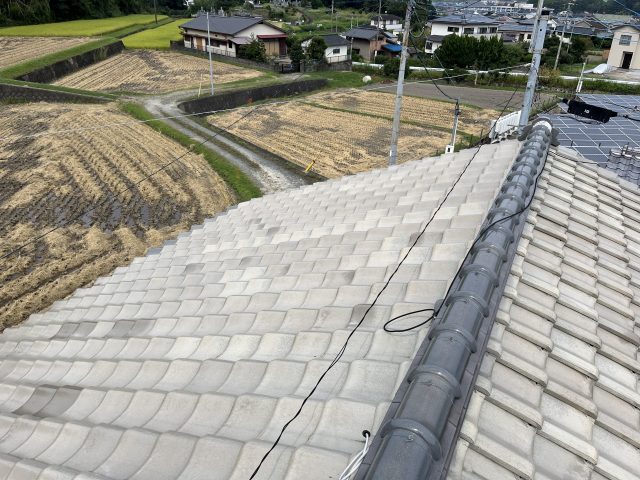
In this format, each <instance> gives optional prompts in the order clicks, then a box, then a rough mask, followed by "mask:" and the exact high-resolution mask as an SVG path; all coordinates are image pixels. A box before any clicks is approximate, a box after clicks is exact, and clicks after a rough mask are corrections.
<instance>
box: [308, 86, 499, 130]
mask: <svg viewBox="0 0 640 480" xmlns="http://www.w3.org/2000/svg"><path fill="white" fill-rule="evenodd" d="M307 100H308V101H309V102H311V103H314V104H317V105H322V106H325V107H329V108H337V109H341V110H349V111H353V112H360V113H366V114H369V115H376V116H380V117H385V118H392V117H393V110H394V107H395V95H392V94H389V93H382V92H370V91H366V90H357V89H351V90H341V91H336V92H327V93H319V94H315V95H311V96H309V97H307ZM453 109H454V104H453V103H449V102H440V101H437V100H429V99H427V98H418V97H408V96H405V97H404V98H403V99H402V116H401V119H402V121H403V122H410V123H415V124H420V125H434V126H438V127H443V128H451V126H452V124H453ZM499 113H500V112H499V111H497V110H492V109H479V108H473V107H468V106H464V105H463V106H461V107H460V122H459V127H458V128H459V129H460V130H461V131H463V132H466V133H470V134H473V135H480V133H481V132H483V131H484V133H485V134H486V133H487V131H488V130H489V128H490V126H491V120H494V119H496V118H497V117H498V115H499Z"/></svg>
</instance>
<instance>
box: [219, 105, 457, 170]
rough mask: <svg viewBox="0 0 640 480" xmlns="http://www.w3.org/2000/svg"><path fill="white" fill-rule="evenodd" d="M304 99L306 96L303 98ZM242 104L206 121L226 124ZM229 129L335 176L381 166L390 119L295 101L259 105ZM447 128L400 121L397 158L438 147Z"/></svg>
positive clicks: (239, 113) (446, 138)
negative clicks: (439, 128) (438, 128)
mask: <svg viewBox="0 0 640 480" xmlns="http://www.w3.org/2000/svg"><path fill="white" fill-rule="evenodd" d="M309 98H310V97H309ZM245 114H246V110H245V109H240V110H235V111H232V112H227V113H221V114H217V115H211V116H209V117H207V121H208V122H209V123H210V124H212V125H214V126H216V127H222V128H226V127H227V126H228V125H231V124H232V123H233V122H234V121H235V120H237V119H238V118H240V117H241V116H242V115H245ZM229 132H230V133H232V134H234V135H236V136H237V137H240V138H242V139H243V140H246V141H248V142H251V143H253V144H254V145H257V146H259V147H261V148H263V149H265V150H268V151H269V152H272V153H274V154H276V155H278V156H280V157H282V158H284V159H286V160H288V161H290V162H293V163H295V164H298V165H301V166H304V167H306V166H308V165H309V164H310V163H311V162H312V161H315V163H314V164H313V166H312V167H311V168H312V170H313V171H314V172H316V173H319V174H320V175H322V176H325V177H329V178H332V177H339V176H342V175H345V174H353V173H357V172H362V171H365V170H370V169H372V168H378V167H383V166H385V165H387V161H388V154H389V141H390V136H391V120H387V119H382V118H375V117H371V116H366V115H359V114H356V113H350V112H342V111H337V110H330V109H327V108H321V107H317V106H313V105H308V104H304V103H301V102H295V101H294V102H290V103H286V104H282V103H281V104H276V105H265V106H261V107H259V108H256V109H255V110H254V112H253V113H252V114H251V115H250V116H248V117H247V119H246V120H243V121H241V122H238V123H237V124H236V125H233V126H232V127H230V128H229ZM449 139H450V134H449V133H448V132H445V131H442V130H437V129H433V128H428V127H424V126H423V127H421V126H416V125H411V124H407V123H403V124H402V126H401V131H400V140H399V142H398V159H399V161H400V162H404V161H408V160H416V159H418V158H421V157H424V156H428V155H432V154H434V153H435V152H436V150H439V151H440V152H442V151H443V149H444V146H445V145H446V144H447V143H448V141H449Z"/></svg>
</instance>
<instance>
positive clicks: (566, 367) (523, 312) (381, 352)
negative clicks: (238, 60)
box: [0, 119, 640, 480]
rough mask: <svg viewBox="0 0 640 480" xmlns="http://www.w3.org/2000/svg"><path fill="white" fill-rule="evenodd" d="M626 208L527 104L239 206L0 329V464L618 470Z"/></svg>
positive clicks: (631, 463) (609, 182)
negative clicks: (376, 162)
mask: <svg viewBox="0 0 640 480" xmlns="http://www.w3.org/2000/svg"><path fill="white" fill-rule="evenodd" d="M639 205H640V191H639V190H638V186H637V185H634V184H631V183H629V182H627V181H626V180H624V179H621V178H620V177H618V176H617V175H616V174H615V172H612V171H608V170H605V169H601V168H599V167H598V166H597V165H593V162H585V159H584V157H581V156H580V155H579V154H577V153H576V152H575V151H573V150H571V149H569V148H566V147H561V146H558V142H557V141H556V132H555V131H554V129H553V125H552V123H550V122H549V121H548V120H545V119H540V120H539V121H537V122H536V123H535V124H534V125H533V126H532V127H531V128H530V129H529V131H528V132H527V133H526V134H525V135H523V137H522V139H521V140H516V139H512V140H506V141H503V142H500V143H496V144H490V145H483V146H482V147H478V148H473V149H467V150H462V151H460V152H457V153H451V154H446V155H442V156H439V157H432V158H425V159H422V160H417V161H412V162H407V163H403V164H401V165H398V166H393V167H390V168H386V169H378V170H373V171H370V172H365V173H361V174H358V175H353V176H347V177H343V178H340V179H335V180H329V181H326V182H321V183H316V184H313V185H309V186H305V187H303V188H300V189H294V190H288V191H282V192H278V193H275V194H271V195H266V196H264V197H262V198H259V199H253V200H251V201H248V202H245V203H241V204H239V205H237V206H236V207H234V208H232V209H230V210H228V211H226V212H224V213H221V214H219V215H217V216H216V217H213V218H210V219H207V220H206V221H205V222H204V223H203V224H202V225H198V226H195V227H193V228H192V230H191V231H189V232H186V233H184V234H181V235H179V237H178V238H177V239H176V240H174V241H171V242H168V243H166V244H165V245H164V246H163V247H161V248H158V249H154V250H151V251H149V252H147V254H146V255H145V256H143V257H139V258H136V259H135V260H134V261H133V262H132V263H131V264H130V265H128V266H125V267H121V268H118V269H117V270H115V271H114V272H113V273H112V274H111V275H108V276H105V277H102V278H99V279H98V280H96V281H95V282H94V283H93V284H92V285H88V286H86V287H85V288H81V289H79V290H77V291H76V292H75V293H74V294H72V295H71V296H69V297H68V298H66V299H64V300H60V301H58V302H56V303H54V304H53V305H52V306H51V308H49V309H48V310H46V311H44V312H41V313H38V314H34V315H32V316H31V317H30V318H29V319H28V320H27V321H26V322H24V323H23V324H21V325H19V326H16V327H12V328H7V329H6V330H5V331H4V332H3V333H2V335H0V372H1V376H0V378H1V380H0V478H6V479H11V480H18V479H25V478H33V479H36V478H37V479H53V478H55V479H58V480H67V479H69V480H71V479H83V480H106V479H108V480H115V479H118V480H124V479H137V480H147V479H148V480H165V479H166V480H174V479H182V480H199V479H207V480H211V479H213V480H216V479H248V478H255V479H290V480H294V479H309V480H316V479H317V480H320V479H327V478H339V477H340V475H341V473H342V472H343V471H344V470H345V469H346V468H347V467H348V465H349V463H350V462H351V461H352V460H354V459H355V460H356V461H355V463H354V464H353V465H354V467H353V468H352V469H351V470H352V471H353V474H352V475H349V476H346V475H345V476H343V477H342V478H358V479H384V480H391V479H402V480H412V479H418V478H419V479H435V478H449V479H465V480H468V479H491V480H501V479H558V480H560V479H562V480H567V479H580V480H583V479H590V480H604V479H620V480H623V479H624V480H627V479H637V478H638V477H639V476H640V436H639V434H638V431H639V430H640V381H639V375H640V358H639V355H638V347H639V346H640V336H639V333H640V323H639V322H638V318H639V313H640V206H639ZM434 311H435V317H434V318H433V319H432V318H431V316H432V313H433V312H434ZM394 319H396V320H394ZM389 321H393V322H392V323H391V324H389ZM403 330H404V331H403ZM363 432H364V433H363ZM360 463H361V464H360ZM358 467H359V468H358Z"/></svg>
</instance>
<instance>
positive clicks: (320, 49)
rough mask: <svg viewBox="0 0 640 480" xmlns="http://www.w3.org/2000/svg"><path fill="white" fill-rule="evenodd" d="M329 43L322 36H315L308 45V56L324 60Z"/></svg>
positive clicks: (311, 58)
mask: <svg viewBox="0 0 640 480" xmlns="http://www.w3.org/2000/svg"><path fill="white" fill-rule="evenodd" d="M326 49H327V44H326V43H325V41H324V38H322V37H313V38H312V39H311V42H310V43H309V46H308V47H307V56H308V57H309V59H310V60H324V52H325V50H326Z"/></svg>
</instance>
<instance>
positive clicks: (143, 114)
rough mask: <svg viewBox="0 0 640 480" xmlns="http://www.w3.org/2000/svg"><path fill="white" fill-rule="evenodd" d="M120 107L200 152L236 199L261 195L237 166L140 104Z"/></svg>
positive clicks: (186, 146) (128, 104)
mask: <svg viewBox="0 0 640 480" xmlns="http://www.w3.org/2000/svg"><path fill="white" fill-rule="evenodd" d="M120 108H121V109H122V110H123V111H124V112H126V113H128V114H129V115H131V116H132V117H135V118H137V119H138V120H143V121H145V122H146V123H147V125H149V126H150V127H151V128H153V129H154V130H156V131H158V132H160V133H161V134H163V135H165V136H166V137H168V138H171V139H172V140H175V141H176V142H178V143H180V144H181V145H182V146H183V147H185V148H188V149H190V150H192V151H193V152H195V153H199V154H201V155H202V156H203V157H204V158H205V159H206V160H207V162H208V163H209V165H210V166H211V168H213V170H214V171H215V172H216V173H217V174H218V175H220V176H221V177H222V179H223V180H224V181H225V182H227V184H228V185H229V187H231V189H232V190H233V191H234V192H235V194H236V197H237V198H238V201H240V202H244V201H246V200H250V199H252V198H256V197H259V196H261V195H262V192H261V191H260V189H259V188H258V187H257V186H256V185H255V184H254V183H253V182H252V181H251V179H250V178H249V177H248V176H246V175H245V174H244V172H242V170H240V169H239V168H238V167H236V166H235V165H233V164H231V163H229V162H228V161H227V160H225V159H224V158H222V157H220V156H219V155H217V154H215V153H214V152H212V151H211V150H209V149H208V148H207V147H205V146H204V145H203V144H200V143H195V142H194V140H192V139H191V138H189V136H187V135H185V134H184V133H182V132H179V131H178V130H176V129H175V128H172V127H170V126H169V125H167V124H166V123H164V122H162V121H160V120H154V117H153V116H152V115H151V114H150V113H149V112H148V111H147V110H145V108H144V107H142V106H141V105H139V104H137V103H132V102H127V103H123V104H121V105H120Z"/></svg>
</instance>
